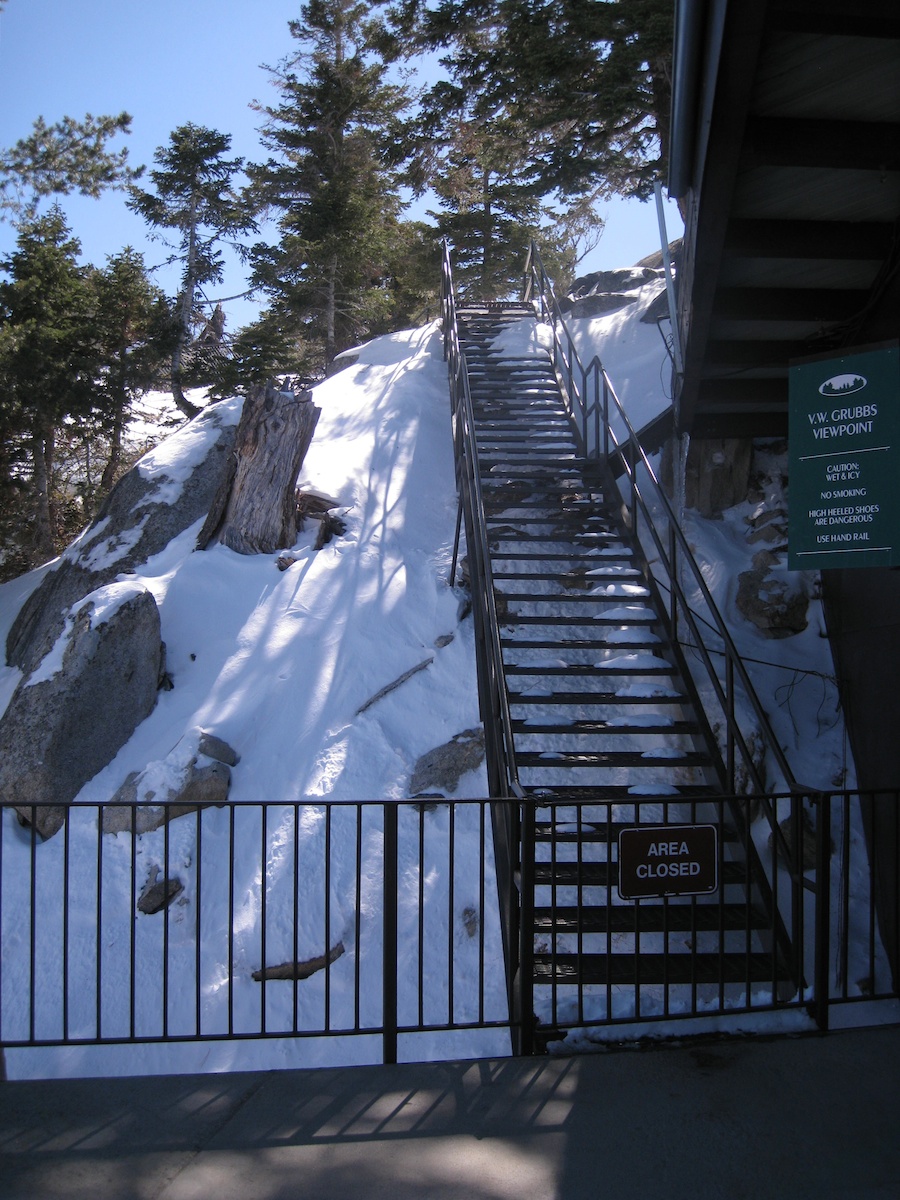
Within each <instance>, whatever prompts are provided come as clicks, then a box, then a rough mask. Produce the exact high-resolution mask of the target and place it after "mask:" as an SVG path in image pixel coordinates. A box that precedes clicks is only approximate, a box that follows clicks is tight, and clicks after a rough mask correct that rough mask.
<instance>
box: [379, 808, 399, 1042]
mask: <svg viewBox="0 0 900 1200" xmlns="http://www.w3.org/2000/svg"><path fill="white" fill-rule="evenodd" d="M382 812H383V813H384V870H383V880H382V883H383V888H384V895H383V901H382V904H383V914H384V916H383V921H382V942H383V944H382V966H381V988H382V1001H381V1005H382V1012H381V1025H382V1061H383V1062H386V1063H395V1062H396V1061H397V881H398V876H399V872H398V862H397V843H398V834H397V827H398V821H397V805H396V804H384V805H383V806H382Z"/></svg>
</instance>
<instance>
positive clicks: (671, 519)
mask: <svg viewBox="0 0 900 1200" xmlns="http://www.w3.org/2000/svg"><path fill="white" fill-rule="evenodd" d="M524 294H525V298H526V300H530V301H532V303H534V305H535V307H536V309H537V312H538V315H539V317H540V318H541V319H542V320H543V321H545V322H546V323H547V324H548V325H549V326H550V327H551V329H552V331H553V346H554V349H553V352H552V353H553V360H554V365H555V368H556V372H557V375H558V377H559V379H560V384H561V386H562V389H563V393H564V396H565V402H566V405H567V407H568V410H569V413H570V417H571V419H572V421H573V423H574V425H575V428H576V430H577V432H578V437H579V440H580V442H581V445H582V449H583V451H584V453H585V455H586V456H587V457H588V458H596V459H598V460H599V461H600V462H601V463H604V464H606V465H607V466H608V467H609V470H608V477H609V481H610V484H612V483H613V480H615V486H616V488H617V489H618V494H619V496H620V499H621V502H622V509H623V517H624V520H625V522H626V524H627V525H628V527H629V529H630V531H631V533H632V535H633V536H634V537H635V538H639V539H640V541H641V544H642V545H643V547H644V550H645V552H646V554H647V557H648V559H649V560H650V568H651V571H652V573H653V577H654V578H653V581H652V582H653V584H654V586H655V587H657V588H659V589H661V590H662V591H663V592H664V593H665V594H666V595H667V597H668V603H667V605H666V606H665V608H664V610H663V611H665V613H666V617H667V625H668V630H667V632H668V635H669V639H670V641H671V642H672V644H673V646H674V647H676V648H678V649H680V650H682V651H684V654H683V656H682V661H683V662H684V664H685V665H686V666H687V668H688V670H689V676H690V679H691V680H692V682H693V685H694V687H695V689H696V692H697V696H698V698H699V701H700V706H701V711H702V712H703V713H704V714H705V717H706V722H707V724H708V727H709V729H710V730H711V731H712V733H713V734H714V735H715V738H716V741H717V743H718V745H719V748H720V750H721V753H722V759H723V766H724V778H723V781H722V783H723V788H724V790H725V791H726V792H734V793H736V794H744V793H754V794H756V795H762V796H764V795H765V794H767V793H768V792H770V791H772V790H778V789H782V788H783V789H785V790H788V791H793V790H798V791H799V790H802V788H801V785H800V784H798V783H797V781H796V780H795V778H794V775H793V772H792V770H791V767H790V764H789V763H788V760H787V757H786V755H785V753H784V750H783V749H782V746H781V744H780V742H779V740H778V738H777V737H776V735H775V733H774V731H773V729H772V727H771V723H770V720H769V716H768V714H767V712H766V710H765V708H764V707H763V704H762V702H761V700H760V699H759V696H758V694H757V692H756V689H755V688H754V686H753V684H752V682H751V680H750V676H749V674H748V672H747V669H746V667H745V665H744V662H743V660H742V658H741V656H740V654H739V653H738V651H737V648H736V647H735V645H734V641H733V639H732V637H731V634H730V632H729V630H728V627H727V625H726V624H725V621H724V619H723V617H722V615H721V613H720V612H719V609H718V606H717V605H716V603H715V600H714V599H713V596H712V592H711V591H710V588H709V585H708V584H707V581H706V579H705V578H704V575H703V572H702V570H701V568H700V565H699V563H698V562H697V560H696V558H695V557H694V555H693V552H692V551H691V548H690V546H689V544H688V541H687V538H686V537H685V535H684V532H683V530H682V528H681V524H680V522H679V520H678V518H677V517H676V515H675V512H674V510H673V508H672V504H671V503H670V501H669V498H668V497H667V495H666V493H665V491H664V490H663V488H662V486H661V484H660V482H659V479H658V477H657V475H656V471H655V470H654V467H653V465H652V463H651V462H650V459H649V457H648V455H647V453H646V451H645V450H644V448H643V446H642V444H641V441H640V438H639V437H638V434H637V433H636V432H635V430H634V427H633V426H632V423H631V421H630V419H629V417H628V414H627V413H626V412H625V410H624V408H623V407H622V405H621V403H620V402H619V399H618V397H617V395H616V392H615V389H614V387H613V385H612V383H611V381H610V379H609V377H608V376H607V374H606V372H605V370H604V369H603V365H602V363H601V362H600V359H599V358H597V357H596V356H595V357H594V358H593V359H592V360H591V362H590V363H589V364H588V366H587V367H584V366H583V365H582V363H581V360H580V358H579V356H578V352H577V349H576V346H575V341H574V338H573V337H572V334H571V332H570V330H569V328H568V326H567V325H566V322H565V320H564V318H563V315H562V312H561V311H560V308H559V303H558V301H557V299H556V295H555V293H554V291H553V284H552V281H551V280H550V277H549V276H548V275H547V272H546V270H545V268H544V265H543V263H542V261H541V257H540V253H539V251H538V249H537V247H536V246H535V245H534V244H532V246H531V250H530V252H529V257H528V262H527V265H526V281H525V291H524ZM620 479H621V480H623V481H624V487H623V486H622V485H621V483H620V482H619V480H620ZM776 836H777V835H776Z"/></svg>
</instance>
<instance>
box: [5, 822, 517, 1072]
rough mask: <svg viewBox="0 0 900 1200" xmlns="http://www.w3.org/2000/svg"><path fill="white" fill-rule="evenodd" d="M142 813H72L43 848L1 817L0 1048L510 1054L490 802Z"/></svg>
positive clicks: (374, 1056) (390, 1057)
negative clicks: (344, 1045) (304, 1048)
mask: <svg viewBox="0 0 900 1200" xmlns="http://www.w3.org/2000/svg"><path fill="white" fill-rule="evenodd" d="M169 807H171V806H168V805H159V806H154V808H153V812H154V814H157V815H159V816H160V817H162V816H163V815H168V814H166V811H165V810H166V809H167V808H169ZM139 812H140V810H139V807H138V806H129V805H119V804H117V805H115V806H97V805H73V806H70V807H69V808H68V809H67V810H66V813H65V821H64V824H63V826H62V828H61V829H60V831H59V832H58V833H57V834H56V835H55V836H53V837H52V838H50V839H48V840H47V841H42V840H41V837H40V835H39V834H38V833H37V832H36V831H35V828H34V825H33V823H32V825H31V827H27V826H22V825H21V823H19V822H17V818H16V814H15V812H14V811H13V810H9V809H7V810H5V811H3V812H2V813H0V818H2V820H0V949H2V973H0V1045H2V1046H5V1047H6V1048H7V1049H10V1048H14V1047H49V1046H79V1045H90V1046H96V1045H105V1044H111V1045H116V1044H123V1043H157V1042H210V1041H242V1040H247V1039H272V1038H281V1039H283V1038H326V1039H334V1038H349V1037H355V1038H358V1039H362V1040H365V1039H369V1040H370V1042H371V1044H370V1045H369V1046H368V1047H366V1048H363V1047H362V1046H361V1047H360V1049H359V1056H360V1057H359V1061H384V1062H393V1061H396V1060H397V1057H398V1044H399V1046H400V1053H401V1056H403V1057H406V1058H413V1059H415V1058H417V1057H419V1058H428V1057H430V1054H429V1051H428V1049H427V1045H429V1044H431V1043H432V1042H433V1040H434V1038H435V1037H439V1038H440V1039H443V1040H442V1042H441V1044H442V1045H443V1046H444V1048H445V1050H446V1049H447V1048H448V1047H449V1048H450V1049H451V1051H452V1047H454V1046H455V1047H456V1048H457V1050H456V1053H458V1056H460V1057H467V1056H468V1057H473V1056H474V1057H478V1056H482V1055H490V1054H496V1053H500V1054H502V1053H505V1052H507V1051H508V1048H509V1033H508V1025H509V1021H508V1011H507V992H506V987H505V982H504V971H503V954H502V949H501V939H500V930H499V916H498V901H497V884H496V878H495V873H494V866H493V851H492V846H491V834H490V831H489V829H488V824H489V821H490V814H489V802H488V801H475V802H472V801H469V802H466V803H463V804H457V803H443V802H442V803H440V804H438V803H437V802H431V801H418V802H399V801H387V802H385V801H381V802H372V803H361V802H360V803H356V802H337V801H323V802H321V803H318V802H316V803H309V802H307V803H304V804H299V803H295V804H280V803H279V804H254V803H247V804H241V803H231V802H230V803H227V804H224V805H221V806H218V807H216V808H206V809H204V810H202V811H194V812H190V813H188V814H184V812H183V808H181V809H180V810H178V813H177V815H176V813H175V812H174V811H173V813H172V814H171V816H172V819H171V821H164V823H163V824H162V826H161V827H160V828H155V829H148V828H147V826H146V823H144V822H142V820H141V817H140V815H139ZM142 828H143V829H145V830H146V831H145V832H132V831H133V830H141V829H142ZM112 830H118V832H112ZM409 1035H418V1042H421V1041H423V1040H424V1041H425V1043H426V1048H425V1049H424V1050H422V1049H420V1050H417V1049H416V1048H415V1045H416V1044H417V1039H416V1038H412V1044H410V1043H408V1041H407V1040H405V1039H407V1038H408V1036H409ZM451 1056H452V1053H451ZM326 1061H327V1060H326Z"/></svg>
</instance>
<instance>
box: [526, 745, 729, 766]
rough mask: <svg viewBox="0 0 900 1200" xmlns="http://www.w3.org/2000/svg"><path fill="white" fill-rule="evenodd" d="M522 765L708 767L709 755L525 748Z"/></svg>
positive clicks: (690, 752) (694, 752)
mask: <svg viewBox="0 0 900 1200" xmlns="http://www.w3.org/2000/svg"><path fill="white" fill-rule="evenodd" d="M516 763H517V764H518V765H519V767H523V768H524V767H546V768H550V767H571V768H576V769H577V768H581V769H582V770H595V769H604V770H617V769H619V768H621V767H635V768H638V769H641V770H643V769H644V768H647V769H649V768H650V767H673V768H674V767H706V766H709V756H708V755H706V754H699V753H697V752H696V751H694V750H690V751H685V752H684V753H683V754H682V753H680V752H679V753H678V755H677V756H676V755H675V754H658V755H657V754H654V752H653V750H652V749H651V750H645V751H643V752H637V751H633V750H605V751H604V750H596V751H595V750H542V751H530V750H522V751H519V752H518V753H517V754H516Z"/></svg>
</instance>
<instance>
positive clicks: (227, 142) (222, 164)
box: [129, 123, 256, 417]
mask: <svg viewBox="0 0 900 1200" xmlns="http://www.w3.org/2000/svg"><path fill="white" fill-rule="evenodd" d="M230 146H231V137H230V136H229V135H228V134H224V133H219V132H217V131H216V130H214V129H206V128H204V127H203V126H200V125H194V124H191V123H188V124H187V125H181V126H179V128H178V129H176V130H174V132H173V133H172V134H171V135H170V137H169V144H168V145H167V146H161V147H159V149H158V150H157V151H156V153H155V154H154V156H153V161H154V162H155V163H156V164H157V166H156V169H155V170H153V171H151V172H150V180H151V183H152V184H153V187H154V189H155V191H153V192H150V191H143V190H139V189H137V188H133V189H132V193H131V199H130V200H129V207H130V208H132V209H133V210H134V211H135V212H137V213H139V214H140V215H141V216H142V217H143V218H144V219H145V220H146V221H147V222H148V224H150V225H151V226H152V227H153V228H154V229H157V230H160V231H162V230H173V231H175V232H176V233H177V234H178V235H179V240H178V245H177V248H176V250H175V255H174V257H173V260H172V261H177V262H179V263H180V264H181V268H182V273H181V291H180V293H179V295H178V298H177V301H176V311H177V330H178V336H177V338H176V340H175V346H174V349H173V352H172V363H171V387H172V397H173V399H174V401H175V403H176V404H177V406H178V408H179V409H180V410H181V412H183V413H184V414H185V415H186V416H189V417H190V416H196V414H197V413H198V412H199V409H198V408H197V407H196V406H195V405H193V404H192V403H191V402H190V401H189V400H188V398H187V397H186V396H185V394H184V381H185V360H186V355H187V352H188V349H189V347H190V345H191V342H192V340H193V322H194V318H195V312H196V300H197V293H198V291H199V290H200V289H201V288H202V287H203V285H204V284H207V283H218V282H219V281H220V280H221V278H222V265H223V263H222V254H221V250H220V243H222V242H226V243H231V244H232V245H234V244H236V243H237V239H239V237H240V236H241V235H243V234H246V233H249V232H252V231H254V230H255V229H256V223H255V221H254V219H253V215H252V213H251V212H250V210H249V208H248V207H247V205H246V203H245V202H244V200H243V199H242V197H241V196H240V194H239V193H238V191H237V189H236V187H235V177H236V176H237V174H238V172H239V171H240V169H241V167H242V165H243V159H241V158H233V159H226V158H224V157H223V156H224V155H225V154H226V153H227V152H228V150H229V148H230ZM160 236H162V235H160Z"/></svg>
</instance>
